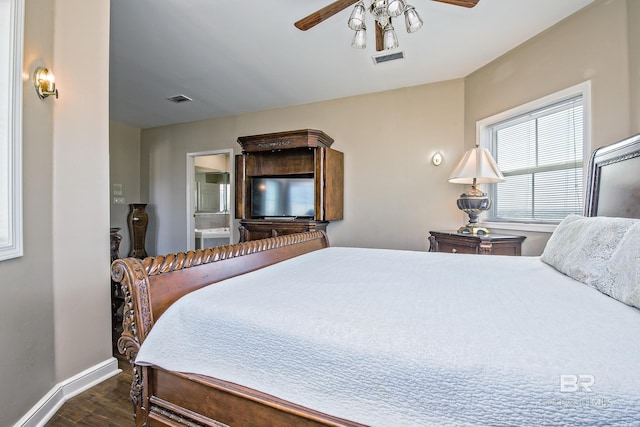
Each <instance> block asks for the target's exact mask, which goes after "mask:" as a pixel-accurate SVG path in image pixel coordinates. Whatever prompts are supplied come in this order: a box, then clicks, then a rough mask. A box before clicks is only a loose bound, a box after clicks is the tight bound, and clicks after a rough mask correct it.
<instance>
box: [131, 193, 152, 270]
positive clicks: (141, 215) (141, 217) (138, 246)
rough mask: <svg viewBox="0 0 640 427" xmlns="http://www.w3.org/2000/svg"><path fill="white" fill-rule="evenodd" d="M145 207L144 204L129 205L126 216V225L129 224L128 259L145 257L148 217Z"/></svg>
mask: <svg viewBox="0 0 640 427" xmlns="http://www.w3.org/2000/svg"><path fill="white" fill-rule="evenodd" d="M145 206H147V205H146V203H132V204H130V205H129V208H130V211H129V215H128V216H127V224H129V237H130V238H131V250H130V251H129V256H130V257H134V258H145V257H146V256H147V251H146V250H145V248H144V242H145V238H146V234H147V224H148V223H149V217H148V216H147V212H146V211H145Z"/></svg>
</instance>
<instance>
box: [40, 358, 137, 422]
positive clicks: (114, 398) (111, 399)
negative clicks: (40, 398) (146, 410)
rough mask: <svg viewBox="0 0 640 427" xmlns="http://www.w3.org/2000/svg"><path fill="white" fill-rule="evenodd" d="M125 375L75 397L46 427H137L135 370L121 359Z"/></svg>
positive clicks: (63, 406) (120, 364) (110, 379)
mask: <svg viewBox="0 0 640 427" xmlns="http://www.w3.org/2000/svg"><path fill="white" fill-rule="evenodd" d="M118 365H119V366H120V369H122V373H120V374H118V375H116V376H114V377H112V378H109V379H108V380H106V381H103V382H101V383H100V384H98V385H96V386H94V387H92V388H90V389H89V390H86V391H84V392H82V393H80V394H79V395H77V396H74V397H72V398H71V399H69V400H68V401H66V402H65V403H64V405H62V407H61V408H60V409H59V410H58V412H57V413H56V414H55V415H54V416H53V417H52V418H51V420H49V422H48V423H47V424H45V427H66V426H87V427H106V426H110V427H114V426H117V427H129V426H133V425H134V421H133V406H132V405H131V400H130V399H129V388H130V386H131V367H130V366H129V362H127V361H126V360H124V359H122V358H118Z"/></svg>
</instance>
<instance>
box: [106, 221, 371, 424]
mask: <svg viewBox="0 0 640 427" xmlns="http://www.w3.org/2000/svg"><path fill="white" fill-rule="evenodd" d="M328 246H329V242H328V239H327V236H326V234H325V233H324V232H322V231H315V232H308V233H300V234H292V235H285V236H280V237H274V238H269V239H264V240H254V241H250V242H244V243H239V244H235V245H230V246H222V247H216V248H209V249H206V250H197V251H195V252H194V251H190V252H186V253H184V252H183V253H177V254H170V255H166V256H157V257H148V258H145V259H144V260H139V259H136V258H126V259H118V260H116V261H114V262H113V264H112V265H111V276H112V278H113V280H114V281H115V282H117V283H120V285H121V287H122V292H123V295H124V298H125V303H124V313H123V332H122V336H121V337H120V339H119V340H118V350H119V351H120V353H122V354H125V355H126V357H127V359H128V360H129V362H130V363H131V365H132V367H133V382H132V384H131V392H130V394H131V400H132V402H133V407H134V413H135V419H136V425H138V426H143V425H172V426H176V425H185V426H186V425H189V426H199V425H204V426H218V427H219V426H225V425H233V426H243V425H246V426H252V427H257V426H284V425H286V426H296V425H298V426H360V425H361V424H357V423H352V422H349V421H347V420H343V419H340V418H336V417H332V416H330V415H327V414H323V413H320V412H317V411H314V410H312V409H309V408H305V407H301V406H298V405H295V404H292V403H290V402H287V401H283V400H281V399H278V398H275V397H273V396H270V395H267V394H265V393H261V392H259V391H256V390H251V389H248V388H245V387H242V386H239V385H236V384H231V383H227V382H225V381H220V380H217V379H214V378H210V377H205V376H201V375H187V374H182V373H178V372H169V371H166V370H163V369H160V368H157V367H142V366H138V365H136V364H135V358H136V356H137V354H138V350H139V349H140V345H141V344H142V343H143V342H144V340H145V338H146V337H147V335H148V334H149V331H150V330H151V328H152V327H153V325H154V322H155V320H157V319H158V318H159V317H160V316H161V315H162V313H164V311H165V310H166V309H167V308H168V307H169V306H170V305H171V304H172V303H173V302H174V301H176V300H177V299H178V298H180V297H182V296H183V295H186V294H188V293H189V292H192V291H194V290H196V289H200V288H202V287H204V286H207V285H210V284H212V283H216V282H219V281H221V280H224V279H227V278H230V277H233V276H237V275H240V274H244V273H247V272H250V271H253V270H257V269H259V268H262V267H266V266H269V265H272V264H275V263H277V262H280V261H283V260H286V259H289V258H293V257H295V256H298V255H301V254H304V253H307V252H312V251H315V250H318V249H322V248H326V247H328Z"/></svg>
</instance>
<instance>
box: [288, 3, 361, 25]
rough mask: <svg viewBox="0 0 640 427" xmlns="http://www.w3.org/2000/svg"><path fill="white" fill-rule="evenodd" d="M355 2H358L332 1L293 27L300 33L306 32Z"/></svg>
mask: <svg viewBox="0 0 640 427" xmlns="http://www.w3.org/2000/svg"><path fill="white" fill-rule="evenodd" d="M357 2H358V0H338V1H334V2H333V3H331V4H329V5H327V6H325V7H323V8H322V9H319V10H317V11H315V12H313V13H312V14H311V15H309V16H307V17H305V18H302V19H301V20H299V21H298V22H296V23H295V24H294V25H295V26H296V28H298V29H300V30H302V31H307V30H308V29H310V28H313V27H315V26H316V25H318V24H319V23H321V22H322V21H324V20H325V19H328V18H331V17H332V16H333V15H335V14H336V13H338V12H341V11H343V10H344V9H346V8H348V7H349V6H351V5H352V4H356V3H357Z"/></svg>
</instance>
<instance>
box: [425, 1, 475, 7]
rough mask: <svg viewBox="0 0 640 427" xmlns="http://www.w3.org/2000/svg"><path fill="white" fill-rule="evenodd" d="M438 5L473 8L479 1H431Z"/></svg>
mask: <svg viewBox="0 0 640 427" xmlns="http://www.w3.org/2000/svg"><path fill="white" fill-rule="evenodd" d="M433 1H437V2H440V3H447V4H452V5H454V6H462V7H469V8H471V7H473V6H475V5H477V4H478V2H479V1H480V0H433Z"/></svg>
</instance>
